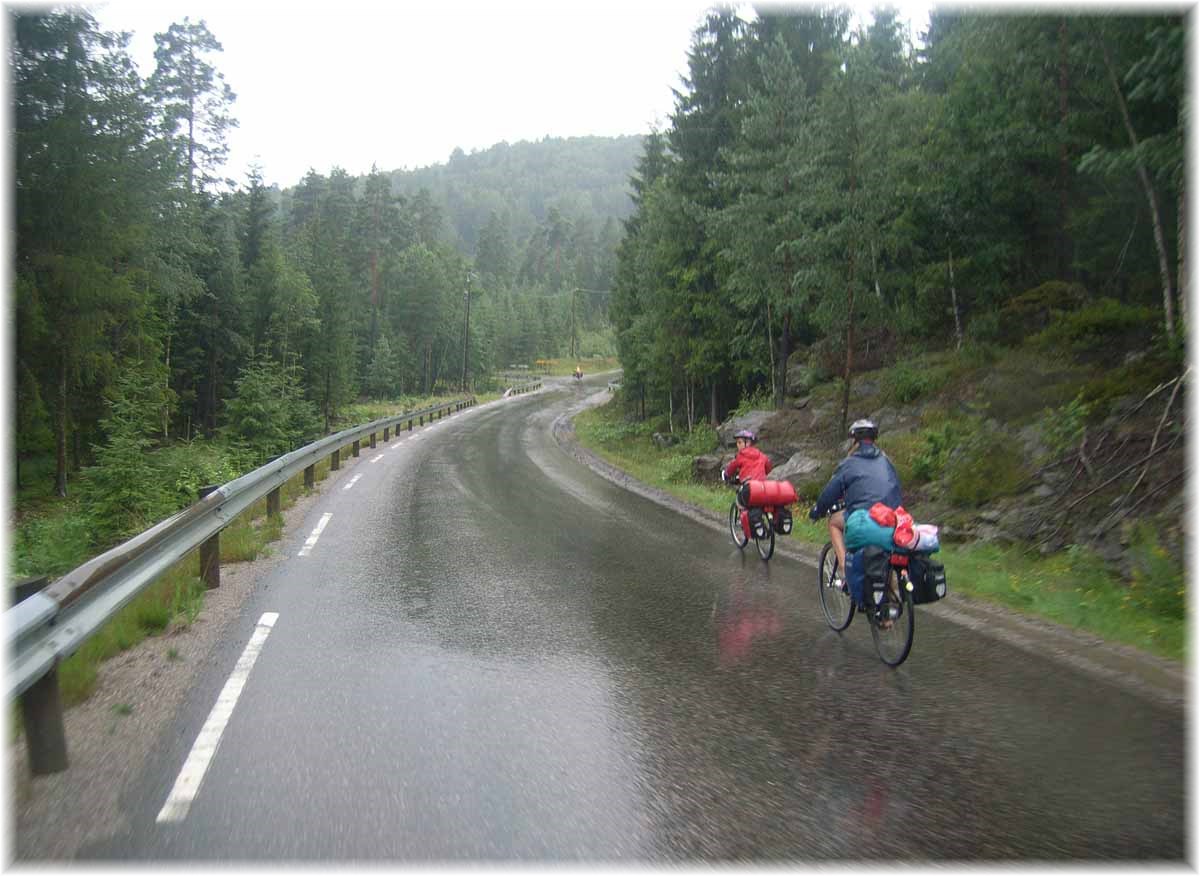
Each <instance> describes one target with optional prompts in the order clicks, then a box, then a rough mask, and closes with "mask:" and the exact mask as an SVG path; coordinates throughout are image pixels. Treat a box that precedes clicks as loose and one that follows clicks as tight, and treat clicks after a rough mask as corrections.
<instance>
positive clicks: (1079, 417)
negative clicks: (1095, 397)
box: [1039, 393, 1092, 459]
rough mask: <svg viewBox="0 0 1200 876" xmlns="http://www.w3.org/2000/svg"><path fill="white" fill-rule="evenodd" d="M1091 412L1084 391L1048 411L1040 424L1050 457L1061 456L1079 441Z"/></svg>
mask: <svg viewBox="0 0 1200 876" xmlns="http://www.w3.org/2000/svg"><path fill="white" fill-rule="evenodd" d="M1091 412H1092V406H1091V405H1089V404H1087V403H1086V402H1085V401H1084V400H1083V394H1082V393H1080V394H1079V395H1077V396H1076V397H1075V398H1074V399H1072V400H1071V401H1069V402H1068V403H1067V404H1065V405H1062V406H1060V407H1057V408H1054V409H1052V410H1047V411H1046V413H1045V415H1044V416H1043V417H1042V419H1041V422H1040V424H1039V425H1040V427H1041V432H1042V440H1043V441H1044V442H1045V444H1046V449H1047V450H1048V451H1049V454H1048V456H1049V458H1050V459H1055V458H1057V457H1059V456H1061V455H1062V454H1063V453H1065V452H1066V451H1068V450H1070V449H1071V448H1073V447H1075V446H1076V445H1077V444H1078V443H1079V439H1080V437H1081V436H1082V435H1083V430H1084V427H1085V426H1086V425H1087V421H1088V417H1089V416H1090V415H1091Z"/></svg>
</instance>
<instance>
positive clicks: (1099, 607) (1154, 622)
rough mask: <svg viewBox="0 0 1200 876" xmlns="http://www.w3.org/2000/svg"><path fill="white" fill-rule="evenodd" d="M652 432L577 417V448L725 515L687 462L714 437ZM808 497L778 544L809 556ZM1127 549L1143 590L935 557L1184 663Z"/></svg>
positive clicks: (714, 491) (1149, 559)
mask: <svg viewBox="0 0 1200 876" xmlns="http://www.w3.org/2000/svg"><path fill="white" fill-rule="evenodd" d="M653 428H654V427H653V426H652V425H651V424H648V423H627V422H625V421H624V418H623V417H622V415H621V413H620V411H619V410H617V407H616V406H615V405H611V404H610V405H605V406H603V407H599V408H593V409H590V410H588V411H585V412H583V413H581V414H579V415H578V416H577V417H576V418H575V431H576V434H577V435H578V437H579V441H580V443H581V444H582V445H583V446H585V447H587V448H588V449H590V450H592V451H593V452H595V453H596V454H598V455H599V456H600V457H601V458H603V459H605V460H606V461H608V462H609V463H611V464H612V465H615V466H617V467H618V468H621V469H622V470H624V471H627V472H629V473H630V474H631V475H633V476H634V477H636V478H637V479H638V480H640V481H642V482H644V483H647V484H650V485H652V486H655V487H658V488H659V489H662V490H664V491H666V492H668V493H670V494H672V495H674V496H676V497H678V498H680V499H682V500H684V501H687V502H690V503H692V504H694V505H697V506H699V507H702V508H706V509H708V510H711V511H713V512H716V513H717V514H721V515H723V514H724V513H725V512H726V511H727V510H728V508H729V502H730V497H731V491H730V490H729V488H727V487H724V486H722V485H720V484H719V483H714V484H711V485H710V484H699V483H696V482H695V481H694V480H693V479H692V458H693V457H694V456H696V455H699V454H702V453H711V452H712V451H713V450H714V448H715V447H716V443H717V440H716V434H715V432H713V430H712V429H710V428H708V427H707V426H703V427H700V428H698V429H696V430H695V431H694V432H693V433H692V435H690V436H687V437H685V439H684V441H683V442H682V443H680V444H678V445H675V446H674V447H670V448H666V449H659V448H658V447H656V446H655V445H654V444H653V442H652V441H651V440H650V436H651V434H652V432H653ZM814 499H815V497H814V496H802V497H801V506H800V507H798V508H797V509H796V511H797V513H796V526H795V529H793V531H792V534H791V535H790V536H780V538H786V539H791V540H792V543H794V544H795V543H798V544H799V545H804V546H807V547H811V548H814V549H816V548H819V546H820V545H822V544H824V542H825V540H826V531H825V528H824V527H823V526H819V525H817V524H813V523H810V522H809V521H808V518H807V515H806V512H807V510H808V508H809V507H810V505H811V503H812V502H813V501H814ZM805 503H807V504H805ZM1131 550H1135V551H1139V552H1141V553H1142V554H1144V556H1139V557H1138V563H1137V566H1138V568H1139V569H1141V570H1143V571H1142V575H1143V576H1144V579H1143V580H1142V581H1141V582H1139V580H1138V578H1136V577H1135V580H1134V581H1133V582H1129V583H1127V582H1124V581H1121V580H1120V579H1118V578H1117V577H1116V576H1115V575H1113V574H1112V573H1111V572H1110V571H1109V570H1108V568H1107V567H1106V566H1105V564H1104V563H1103V562H1102V561H1101V560H1100V559H1099V558H1098V557H1097V556H1095V555H1094V554H1092V553H1091V552H1089V551H1086V550H1084V549H1081V548H1077V547H1071V548H1068V549H1067V550H1066V551H1063V552H1060V553H1058V554H1055V555H1052V556H1049V557H1042V556H1037V555H1032V554H1029V553H1027V552H1025V551H1022V550H1020V549H1019V548H1017V547H1015V546H1004V545H999V544H994V543H989V544H982V543H979V544H943V546H942V551H941V554H940V558H941V560H942V562H944V563H945V565H946V574H947V578H948V579H949V582H950V587H951V590H952V591H953V592H958V593H962V594H964V595H967V596H970V597H975V598H979V599H985V600H988V601H991V602H995V603H999V604H1000V605H1003V606H1006V607H1008V608H1011V609H1014V610H1016V611H1019V612H1022V613H1025V614H1028V615H1031V616H1034V617H1039V618H1043V619H1046V620H1050V621H1054V622H1055V623H1058V624H1062V625H1064V626H1067V627H1072V628H1076V629H1080V630H1085V631H1087V632H1089V633H1093V634H1095V635H1097V636H1099V637H1101V638H1103V639H1105V640H1107V641H1112V642H1119V643H1122V644H1126V645H1131V646H1133V647H1135V648H1139V649H1141V650H1143V651H1148V652H1150V653H1153V654H1157V655H1159V656H1162V657H1166V658H1169V659H1172V660H1183V658H1184V654H1185V645H1186V632H1187V624H1186V622H1185V621H1183V620H1179V619H1174V618H1170V617H1165V616H1164V615H1163V614H1161V613H1159V612H1157V611H1155V608H1154V605H1153V598H1152V596H1150V594H1152V593H1153V592H1155V591H1156V590H1157V589H1158V588H1157V587H1155V586H1148V585H1152V583H1153V582H1152V581H1151V580H1150V579H1151V578H1152V577H1153V576H1156V575H1166V574H1170V573H1169V570H1164V569H1162V568H1161V564H1160V563H1158V561H1159V560H1161V557H1157V556H1156V553H1155V552H1156V550H1157V546H1156V545H1153V544H1151V545H1146V546H1139V545H1134V546H1131Z"/></svg>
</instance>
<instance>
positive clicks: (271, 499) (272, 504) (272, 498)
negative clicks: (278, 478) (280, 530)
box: [267, 487, 279, 517]
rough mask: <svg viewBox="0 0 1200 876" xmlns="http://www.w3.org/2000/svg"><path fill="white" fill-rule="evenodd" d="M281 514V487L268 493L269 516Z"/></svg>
mask: <svg viewBox="0 0 1200 876" xmlns="http://www.w3.org/2000/svg"><path fill="white" fill-rule="evenodd" d="M278 516H279V487H276V488H275V489H273V490H271V492H269V493H267V517H278Z"/></svg>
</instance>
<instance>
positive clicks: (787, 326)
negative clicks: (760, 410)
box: [775, 313, 792, 411]
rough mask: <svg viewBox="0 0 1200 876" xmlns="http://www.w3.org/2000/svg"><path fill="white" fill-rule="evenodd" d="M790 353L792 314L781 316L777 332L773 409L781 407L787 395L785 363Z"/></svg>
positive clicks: (780, 408)
mask: <svg viewBox="0 0 1200 876" xmlns="http://www.w3.org/2000/svg"><path fill="white" fill-rule="evenodd" d="M791 355H792V314H791V313H788V314H787V315H786V316H784V318H783V328H782V329H781V330H780V332H779V379H778V380H777V381H776V382H775V410H777V411H778V410H782V409H783V399H784V396H786V395H787V365H788V357H789V356H791Z"/></svg>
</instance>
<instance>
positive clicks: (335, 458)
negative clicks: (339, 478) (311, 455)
mask: <svg viewBox="0 0 1200 876" xmlns="http://www.w3.org/2000/svg"><path fill="white" fill-rule="evenodd" d="M341 467H342V448H340V447H339V448H338V449H337V450H335V451H333V453H331V454H329V470H330V471H337V470H338V469H339V468H341Z"/></svg>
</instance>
